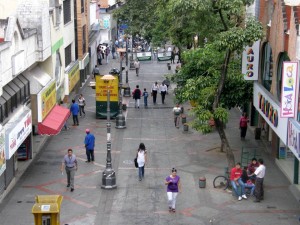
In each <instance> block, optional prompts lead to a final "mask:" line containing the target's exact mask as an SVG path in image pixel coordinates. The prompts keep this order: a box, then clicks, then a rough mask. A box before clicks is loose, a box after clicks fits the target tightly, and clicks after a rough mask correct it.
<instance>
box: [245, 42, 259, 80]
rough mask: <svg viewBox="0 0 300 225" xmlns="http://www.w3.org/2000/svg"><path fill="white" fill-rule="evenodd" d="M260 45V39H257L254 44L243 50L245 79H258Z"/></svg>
mask: <svg viewBox="0 0 300 225" xmlns="http://www.w3.org/2000/svg"><path fill="white" fill-rule="evenodd" d="M259 46H260V41H256V42H254V44H253V45H252V46H247V47H246V48H245V50H244V51H243V59H242V73H243V74H244V79H245V80H257V79H258V67H259Z"/></svg>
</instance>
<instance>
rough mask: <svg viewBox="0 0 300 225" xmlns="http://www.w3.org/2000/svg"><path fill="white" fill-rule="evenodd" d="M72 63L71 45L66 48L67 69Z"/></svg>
mask: <svg viewBox="0 0 300 225" xmlns="http://www.w3.org/2000/svg"><path fill="white" fill-rule="evenodd" d="M71 62H72V44H69V45H68V46H67V47H66V48H65V67H67V66H68V65H69V64H70V63H71Z"/></svg>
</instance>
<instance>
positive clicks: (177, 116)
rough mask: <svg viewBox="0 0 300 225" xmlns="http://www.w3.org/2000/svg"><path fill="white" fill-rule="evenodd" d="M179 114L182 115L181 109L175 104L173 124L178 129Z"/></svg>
mask: <svg viewBox="0 0 300 225" xmlns="http://www.w3.org/2000/svg"><path fill="white" fill-rule="evenodd" d="M181 113H182V111H181V107H180V106H179V104H176V106H175V107H174V108H173V114H174V123H175V127H176V128H179V122H180V121H179V120H180V115H181Z"/></svg>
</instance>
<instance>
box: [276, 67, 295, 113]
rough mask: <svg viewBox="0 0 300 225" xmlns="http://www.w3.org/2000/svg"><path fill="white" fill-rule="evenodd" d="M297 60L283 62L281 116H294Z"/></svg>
mask: <svg viewBox="0 0 300 225" xmlns="http://www.w3.org/2000/svg"><path fill="white" fill-rule="evenodd" d="M297 73H298V63H297V62H283V71H282V91H281V111H280V116H281V117H292V118H293V117H295V109H296V99H297V98H296V95H297V92H296V91H297V78H298V76H297Z"/></svg>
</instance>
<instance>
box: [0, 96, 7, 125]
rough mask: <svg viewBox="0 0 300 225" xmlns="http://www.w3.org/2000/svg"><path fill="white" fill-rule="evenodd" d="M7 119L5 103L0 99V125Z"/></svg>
mask: <svg viewBox="0 0 300 225" xmlns="http://www.w3.org/2000/svg"><path fill="white" fill-rule="evenodd" d="M7 117H8V112H7V103H6V101H5V99H4V98H2V97H0V123H2V122H3V121H4V120H5V118H7Z"/></svg>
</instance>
